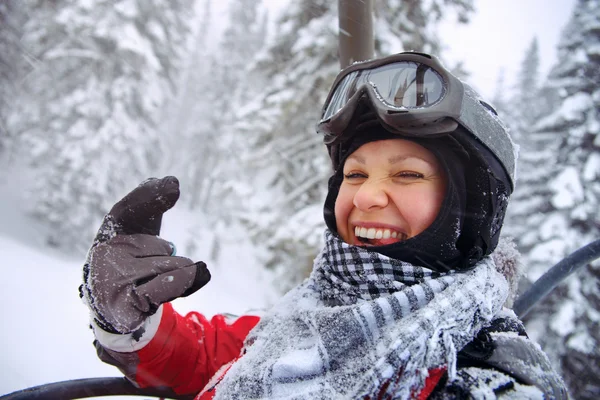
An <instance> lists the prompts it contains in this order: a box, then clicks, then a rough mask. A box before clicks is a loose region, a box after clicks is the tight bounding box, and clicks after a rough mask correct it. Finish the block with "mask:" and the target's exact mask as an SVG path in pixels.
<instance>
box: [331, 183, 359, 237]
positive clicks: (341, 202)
mask: <svg viewBox="0 0 600 400" xmlns="http://www.w3.org/2000/svg"><path fill="white" fill-rule="evenodd" d="M353 201H354V192H353V191H352V190H350V189H349V188H348V187H345V185H342V187H340V191H339V193H338V196H337V199H336V200H335V210H334V211H335V223H336V226H337V230H338V233H339V234H340V236H341V237H342V239H344V240H348V238H349V231H348V218H349V217H350V212H351V211H352V209H353V208H354V204H353Z"/></svg>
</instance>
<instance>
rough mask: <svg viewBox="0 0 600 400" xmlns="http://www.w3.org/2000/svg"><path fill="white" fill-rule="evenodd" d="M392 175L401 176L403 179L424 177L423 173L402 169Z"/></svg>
mask: <svg viewBox="0 0 600 400" xmlns="http://www.w3.org/2000/svg"><path fill="white" fill-rule="evenodd" d="M394 177H395V178H401V179H403V180H417V179H423V178H425V175H423V174H422V173H420V172H415V171H402V172H399V173H397V174H396V175H394Z"/></svg>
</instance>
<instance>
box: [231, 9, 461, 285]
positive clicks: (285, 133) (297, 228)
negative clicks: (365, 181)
mask: <svg viewBox="0 0 600 400" xmlns="http://www.w3.org/2000/svg"><path fill="white" fill-rule="evenodd" d="M374 7H375V10H374V18H375V21H374V27H375V39H376V46H375V51H376V53H377V54H378V55H387V54H391V53H393V52H398V51H402V50H417V51H429V52H434V53H438V52H439V49H440V45H439V42H438V39H437V37H435V35H434V32H435V26H436V24H437V22H439V20H440V17H441V15H442V14H443V13H444V12H445V11H448V10H450V9H453V10H456V11H457V13H458V14H459V17H460V18H461V19H462V20H464V19H465V17H466V15H467V14H468V13H469V12H470V11H471V9H472V2H471V1H450V2H449V1H433V2H424V1H393V0H389V1H383V0H377V1H375V2H374ZM272 38H273V40H272V41H271V42H270V44H269V47H268V49H267V51H266V53H265V54H264V55H261V56H260V57H259V58H258V62H257V63H256V68H255V70H254V71H255V74H254V76H256V79H257V81H259V82H264V84H263V86H264V87H263V88H262V91H261V93H260V95H259V96H257V98H256V100H255V101H254V102H252V103H249V104H248V105H247V106H246V107H245V109H244V112H245V113H244V114H242V115H240V117H239V122H238V124H237V127H236V128H237V129H236V130H237V132H238V133H239V135H240V137H242V138H244V139H243V140H245V141H246V142H245V143H246V147H247V151H246V152H245V153H244V162H245V163H246V165H247V176H248V177H249V178H248V179H249V180H251V182H252V187H253V191H252V192H251V193H249V194H248V196H247V198H246V199H245V200H244V203H245V205H246V210H247V211H246V213H245V216H242V218H245V220H244V222H245V224H246V225H247V227H248V232H249V235H250V236H251V237H252V239H253V240H254V242H255V243H257V245H260V246H262V247H264V246H266V248H267V252H266V253H265V255H264V261H265V263H266V265H267V266H270V267H277V268H280V271H281V273H282V275H283V276H284V277H285V279H284V280H282V282H284V281H286V280H287V282H289V283H290V284H293V283H295V282H297V281H298V280H299V279H301V278H302V277H304V276H305V275H306V273H307V271H308V270H309V269H310V268H311V267H312V261H313V259H314V256H315V254H316V252H317V251H318V250H319V248H320V244H321V235H322V231H323V228H324V222H323V217H322V207H323V201H324V196H325V192H326V190H325V188H326V182H327V178H328V177H329V175H330V174H331V169H330V168H331V167H330V161H329V158H328V156H327V154H326V150H325V147H324V146H323V144H322V138H321V137H319V136H318V135H316V134H315V125H316V123H317V122H318V120H319V117H320V115H319V113H320V107H321V105H322V103H323V101H324V100H325V96H326V95H327V91H328V89H329V85H330V84H331V83H332V82H333V79H334V78H335V75H336V74H337V73H338V72H339V69H340V67H339V60H338V55H337V51H338V16H337V2H332V1H328V0H299V1H293V2H290V3H289V4H288V6H287V7H286V8H285V10H284V12H283V13H282V15H281V17H280V19H279V21H278V22H277V25H276V28H275V33H274V35H273V36H272ZM261 76H262V78H260V77H261ZM252 177H254V178H252ZM281 285H282V289H285V286H286V285H285V284H283V283H282V284H281Z"/></svg>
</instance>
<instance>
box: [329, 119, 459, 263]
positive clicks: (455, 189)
mask: <svg viewBox="0 0 600 400" xmlns="http://www.w3.org/2000/svg"><path fill="white" fill-rule="evenodd" d="M386 139H405V140H410V141H413V142H415V143H418V144H419V145H421V146H423V147H425V148H426V149H428V150H429V151H431V152H432V153H433V154H434V155H435V156H436V158H437V159H438V161H439V163H440V165H441V167H442V169H443V170H444V171H445V173H446V176H447V188H446V195H445V197H444V200H443V202H442V206H441V207H440V211H439V213H438V215H437V217H436V219H435V220H434V222H433V223H432V224H431V225H430V226H429V227H428V228H427V229H426V230H425V231H423V232H421V233H420V234H418V235H417V236H414V237H412V238H409V239H407V240H404V241H401V242H398V243H393V244H390V245H385V246H369V250H371V251H375V252H377V253H380V254H383V255H386V256H388V257H391V258H394V259H397V260H402V261H406V262H409V263H411V264H415V265H421V266H424V267H428V268H431V269H433V270H435V271H439V272H445V271H447V270H449V269H465V268H469V267H471V265H470V264H469V263H468V262H467V261H466V258H468V256H467V255H466V254H464V251H463V252H461V250H460V246H459V236H460V234H461V231H462V228H463V224H464V221H465V213H466V207H467V206H466V202H467V200H466V196H467V187H466V185H467V183H466V180H465V176H466V169H465V168H468V165H469V154H468V153H467V152H466V151H465V149H464V148H463V147H462V146H461V145H460V144H459V143H458V142H457V141H456V140H455V139H453V138H452V137H451V136H450V135H444V136H439V137H435V138H414V137H407V136H400V135H398V134H395V133H391V132H389V131H387V130H386V129H385V128H383V126H381V125H380V124H379V123H370V124H365V125H363V127H361V129H360V130H358V129H357V131H356V133H355V134H354V135H352V137H351V138H350V139H347V140H346V141H344V143H343V144H342V145H341V146H342V148H341V151H340V152H339V153H340V159H339V160H338V161H339V162H337V163H335V162H334V168H336V170H335V172H334V174H333V175H332V176H331V178H330V179H329V185H328V190H329V191H328V194H327V198H326V200H325V207H324V216H325V222H326V224H327V227H328V228H329V230H331V231H332V232H334V233H336V234H337V226H336V221H335V201H336V199H337V196H338V192H339V189H340V186H341V183H342V181H343V178H344V174H343V170H344V163H345V161H346V159H347V158H348V156H350V155H351V154H352V153H353V152H354V151H356V150H357V149H358V148H359V147H361V146H362V145H363V144H365V143H369V142H374V141H378V140H386ZM335 164H337V165H335Z"/></svg>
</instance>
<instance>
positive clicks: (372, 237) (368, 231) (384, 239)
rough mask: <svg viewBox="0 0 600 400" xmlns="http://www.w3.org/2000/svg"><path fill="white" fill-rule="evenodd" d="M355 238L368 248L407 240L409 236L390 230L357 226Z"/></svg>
mask: <svg viewBox="0 0 600 400" xmlns="http://www.w3.org/2000/svg"><path fill="white" fill-rule="evenodd" d="M354 236H356V238H357V239H358V240H359V241H360V242H361V243H362V244H365V245H367V246H385V245H388V244H393V243H397V242H401V241H403V240H406V239H407V238H408V236H407V235H406V234H405V233H404V232H398V231H394V230H392V229H388V228H381V229H378V228H365V227H360V226H357V227H355V228H354Z"/></svg>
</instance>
